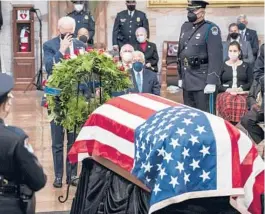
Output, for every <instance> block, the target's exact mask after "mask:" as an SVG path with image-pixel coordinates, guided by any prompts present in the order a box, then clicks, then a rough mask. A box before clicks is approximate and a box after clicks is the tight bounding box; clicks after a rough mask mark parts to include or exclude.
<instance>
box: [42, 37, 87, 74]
mask: <svg viewBox="0 0 265 214" xmlns="http://www.w3.org/2000/svg"><path fill="white" fill-rule="evenodd" d="M73 44H74V49H79V48H85V44H84V43H83V42H81V41H79V40H77V39H73ZM59 49H60V38H59V36H57V37H55V38H53V39H51V40H49V41H47V42H45V43H44V44H43V52H44V65H45V69H46V72H47V73H48V75H50V74H52V68H53V65H54V64H55V63H58V62H60V60H61V59H63V57H64V56H63V55H62V53H61V52H60V51H59Z"/></svg>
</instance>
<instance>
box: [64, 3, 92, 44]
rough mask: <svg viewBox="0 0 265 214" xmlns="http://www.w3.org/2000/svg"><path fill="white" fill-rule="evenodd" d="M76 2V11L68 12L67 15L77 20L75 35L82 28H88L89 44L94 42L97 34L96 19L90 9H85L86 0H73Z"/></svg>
mask: <svg viewBox="0 0 265 214" xmlns="http://www.w3.org/2000/svg"><path fill="white" fill-rule="evenodd" d="M72 2H73V4H74V8H75V9H74V11H72V12H71V13H69V14H67V16H70V17H72V18H73V19H74V20H75V23H76V26H75V32H74V33H75V36H77V34H78V31H79V29H80V28H86V29H87V30H88V32H89V40H88V42H87V43H88V44H90V45H92V44H94V41H93V38H94V35H95V20H94V18H93V16H92V15H91V13H90V12H89V11H85V9H84V5H85V4H84V1H75V0H72Z"/></svg>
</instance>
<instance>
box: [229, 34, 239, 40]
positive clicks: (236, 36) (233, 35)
mask: <svg viewBox="0 0 265 214" xmlns="http://www.w3.org/2000/svg"><path fill="white" fill-rule="evenodd" d="M238 36H239V34H238V33H230V37H231V38H232V39H237V38H238Z"/></svg>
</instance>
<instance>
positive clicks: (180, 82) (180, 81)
mask: <svg viewBox="0 0 265 214" xmlns="http://www.w3.org/2000/svg"><path fill="white" fill-rule="evenodd" d="M178 87H180V88H182V80H179V81H178Z"/></svg>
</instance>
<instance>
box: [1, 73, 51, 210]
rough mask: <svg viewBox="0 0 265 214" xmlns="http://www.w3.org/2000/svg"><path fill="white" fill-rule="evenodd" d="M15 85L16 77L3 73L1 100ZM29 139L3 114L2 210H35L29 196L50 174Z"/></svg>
mask: <svg viewBox="0 0 265 214" xmlns="http://www.w3.org/2000/svg"><path fill="white" fill-rule="evenodd" d="M12 88H13V80H12V78H11V77H10V76H8V75H6V74H0V100H2V99H3V97H4V96H6V93H8V92H9V91H10V90H11V89H12ZM27 140H28V136H27V135H26V134H25V132H24V131H23V130H22V129H20V128H17V127H14V126H7V125H6V124H5V123H4V121H3V119H1V118H0V213H3V214H11V213H12V214H25V213H35V211H34V210H35V206H34V204H31V205H30V203H27V200H29V202H30V200H31V199H34V191H38V190H40V189H41V188H43V187H44V186H45V184H46V175H45V174H44V172H43V169H42V167H41V166H40V164H39V162H38V160H37V158H36V156H35V155H34V154H33V151H32V148H31V146H30V145H29V144H28V142H27ZM28 205H30V206H32V207H31V208H32V210H30V211H29V210H28V209H29V208H28V207H27V206H28Z"/></svg>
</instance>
